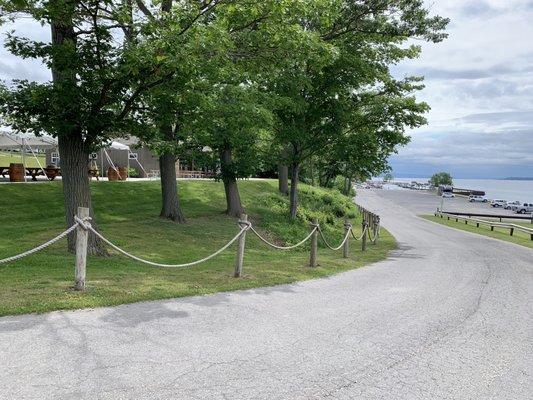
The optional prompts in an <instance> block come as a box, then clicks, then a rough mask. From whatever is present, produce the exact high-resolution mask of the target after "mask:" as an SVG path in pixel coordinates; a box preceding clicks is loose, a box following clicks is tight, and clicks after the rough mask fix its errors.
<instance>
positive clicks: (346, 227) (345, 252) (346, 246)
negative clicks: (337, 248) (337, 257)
mask: <svg viewBox="0 0 533 400" xmlns="http://www.w3.org/2000/svg"><path fill="white" fill-rule="evenodd" d="M350 229H352V225H351V224H350V220H349V219H345V220H344V236H345V237H346V236H347V235H349V234H350ZM349 242H350V241H349V240H348V239H346V241H345V242H344V245H343V246H342V256H343V257H344V258H348V255H349V252H350V245H349Z"/></svg>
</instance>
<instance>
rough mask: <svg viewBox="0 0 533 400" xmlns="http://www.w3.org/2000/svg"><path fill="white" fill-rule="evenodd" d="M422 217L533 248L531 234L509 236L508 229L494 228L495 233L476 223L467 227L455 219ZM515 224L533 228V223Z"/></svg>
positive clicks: (517, 232) (431, 216)
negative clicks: (477, 225)
mask: <svg viewBox="0 0 533 400" xmlns="http://www.w3.org/2000/svg"><path fill="white" fill-rule="evenodd" d="M422 217H423V218H425V219H427V220H429V221H433V222H437V223H439V224H441V225H446V226H450V227H452V228H456V229H461V230H463V231H467V232H473V233H477V234H478V235H483V236H488V237H491V238H495V239H500V240H505V241H506V242H511V243H516V244H519V245H522V246H525V247H529V248H533V241H532V240H531V238H530V235H529V233H524V232H520V231H517V230H515V231H514V233H513V236H511V235H509V229H508V228H498V227H494V231H491V230H490V227H489V226H486V225H480V226H479V228H478V227H476V225H475V222H470V223H469V224H468V225H467V224H465V222H464V221H461V220H459V222H455V219H451V218H450V220H449V221H448V219H447V218H440V217H436V216H434V215H423V216H422ZM513 223H514V224H517V225H523V226H525V227H527V228H533V225H531V223H524V222H519V223H516V222H514V221H513Z"/></svg>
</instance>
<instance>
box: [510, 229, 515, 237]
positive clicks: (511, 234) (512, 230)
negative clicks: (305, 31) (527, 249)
mask: <svg viewBox="0 0 533 400" xmlns="http://www.w3.org/2000/svg"><path fill="white" fill-rule="evenodd" d="M513 233H514V228H511V229H509V235H510V236H513Z"/></svg>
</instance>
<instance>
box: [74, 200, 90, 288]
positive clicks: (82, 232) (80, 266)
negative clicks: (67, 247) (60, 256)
mask: <svg viewBox="0 0 533 400" xmlns="http://www.w3.org/2000/svg"><path fill="white" fill-rule="evenodd" d="M88 216H89V209H88V208H86V207H78V218H79V219H84V218H87V217H88ZM88 237H89V231H88V230H87V229H85V228H83V227H82V226H81V225H78V227H77V228H76V271H75V275H76V277H75V279H76V280H75V283H74V288H75V289H76V290H85V276H86V269H87V239H88Z"/></svg>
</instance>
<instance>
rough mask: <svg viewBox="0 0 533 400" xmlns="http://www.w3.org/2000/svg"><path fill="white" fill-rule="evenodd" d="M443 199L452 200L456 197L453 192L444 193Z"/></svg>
mask: <svg viewBox="0 0 533 400" xmlns="http://www.w3.org/2000/svg"><path fill="white" fill-rule="evenodd" d="M442 197H444V198H445V199H452V198H454V197H455V195H454V194H453V193H452V192H442Z"/></svg>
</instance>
